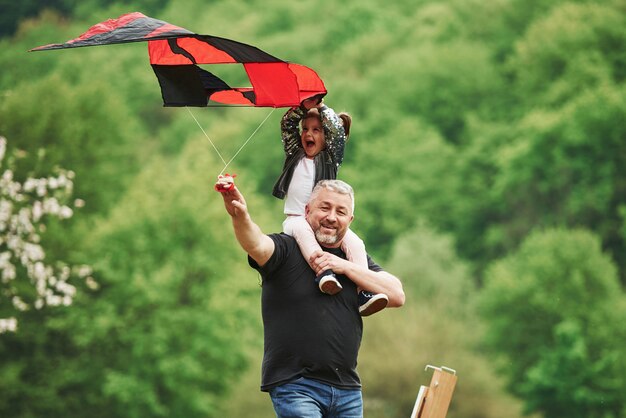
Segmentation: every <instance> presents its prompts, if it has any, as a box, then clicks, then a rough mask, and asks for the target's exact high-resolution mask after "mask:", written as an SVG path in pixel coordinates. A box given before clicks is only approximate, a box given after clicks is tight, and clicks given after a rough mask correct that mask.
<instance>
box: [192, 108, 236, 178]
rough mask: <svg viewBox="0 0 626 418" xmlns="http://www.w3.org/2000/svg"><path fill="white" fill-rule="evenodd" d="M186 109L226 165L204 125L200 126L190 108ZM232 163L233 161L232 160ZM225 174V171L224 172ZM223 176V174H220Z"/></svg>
mask: <svg viewBox="0 0 626 418" xmlns="http://www.w3.org/2000/svg"><path fill="white" fill-rule="evenodd" d="M185 109H187V112H189V114H190V115H191V117H192V118H193V120H195V121H196V124H197V125H198V127H199V128H200V130H201V131H202V133H203V134H204V136H205V137H206V139H208V140H209V142H210V143H211V145H212V146H213V149H214V150H215V152H217V155H218V156H219V157H220V160H222V162H223V163H224V164H225V165H228V164H226V160H224V157H222V154H220V152H219V151H218V149H217V147H216V146H215V144H214V143H213V141H211V138H209V135H207V133H206V132H205V131H204V129H203V128H202V125H200V122H198V119H196V117H195V116H194V115H193V113H192V112H191V109H189V107H188V106H185ZM231 161H232V160H231ZM222 172H223V170H222ZM220 174H222V173H220Z"/></svg>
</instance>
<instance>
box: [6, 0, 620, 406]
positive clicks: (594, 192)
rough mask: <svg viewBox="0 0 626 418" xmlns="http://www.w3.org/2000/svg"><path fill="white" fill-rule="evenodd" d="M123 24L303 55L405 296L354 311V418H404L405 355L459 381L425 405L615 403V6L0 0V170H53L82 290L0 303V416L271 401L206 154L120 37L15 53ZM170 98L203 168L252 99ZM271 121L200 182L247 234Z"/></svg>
mask: <svg viewBox="0 0 626 418" xmlns="http://www.w3.org/2000/svg"><path fill="white" fill-rule="evenodd" d="M132 11H141V12H143V13H144V14H147V15H149V16H152V17H155V18H157V19H161V20H165V21H168V22H170V23H173V24H175V25H178V26H181V27H184V28H187V29H189V30H191V31H194V32H196V33H200V34H210V35H216V36H222V37H226V38H232V39H236V40H238V41H241V42H245V43H249V44H252V45H255V46H257V47H259V48H261V49H263V50H265V51H267V52H269V53H270V54H273V55H276V56H278V57H280V58H283V59H285V60H288V61H293V62H297V63H301V64H304V65H307V66H310V67H312V68H314V69H315V70H316V71H317V72H318V73H319V75H320V76H321V77H322V79H323V80H324V82H325V84H326V87H327V88H328V91H329V93H328V96H327V98H326V102H327V103H328V104H329V105H330V106H331V107H333V108H334V109H335V110H337V111H349V112H350V113H351V114H352V116H353V121H354V122H353V128H352V134H351V140H350V142H349V143H348V145H347V149H346V159H345V163H344V165H343V167H342V169H341V171H340V173H339V177H340V178H341V179H343V180H345V181H347V182H349V183H351V184H352V185H353V186H354V187H355V190H356V205H357V210H356V213H355V215H356V218H355V222H354V223H353V229H354V230H355V231H356V232H357V233H359V234H360V235H361V236H362V237H363V238H364V240H365V242H366V245H367V247H368V250H369V252H370V253H371V254H372V255H373V256H374V258H375V259H376V260H377V261H378V262H379V263H380V264H382V265H383V266H384V267H385V268H386V270H388V271H390V272H392V273H394V274H396V275H397V276H399V277H400V278H401V279H402V281H403V283H404V287H405V292H406V295H407V302H406V305H405V306H404V307H403V308H402V309H397V310H391V309H390V310H387V311H383V312H382V313H380V314H377V315H375V316H374V317H370V318H366V319H365V326H364V328H365V330H364V339H363V344H362V347H361V354H360V361H359V371H360V374H361V377H362V380H363V394H364V405H365V415H366V416H368V417H408V416H409V415H410V412H411V410H412V407H413V403H414V401H415V397H416V395H417V392H418V389H419V386H420V385H427V384H428V383H429V381H430V376H431V373H429V372H425V371H424V366H425V365H426V364H433V365H436V366H440V365H444V366H447V367H451V368H453V369H456V370H457V373H458V376H459V381H458V385H457V388H456V391H455V393H454V397H453V401H452V404H451V408H450V411H449V413H448V417H449V418H479V417H484V418H508V417H521V416H525V415H531V416H533V417H535V418H539V417H546V418H553V417H560V418H577V417H580V418H594V417H597V418H619V417H626V396H624V394H625V393H626V353H625V351H626V350H625V347H626V327H625V326H624V324H625V323H626V296H625V295H624V285H625V284H626V117H625V116H626V85H625V77H626V3H625V2H624V1H623V0H606V1H593V0H588V1H583V0H580V1H575V0H571V1H559V0H437V1H428V0H395V1H394V2H388V1H385V0H360V1H352V0H350V1H343V2H334V1H329V0H319V1H316V2H300V1H294V2H285V1H278V0H263V1H256V0H239V1H235V0H229V1H225V0H223V1H220V0H214V1H199V0H187V1H184V2H183V1H180V0H169V1H168V0H136V1H131V0H129V1H115V2H114V1H112V0H81V1H78V0H57V1H34V0H23V1H20V2H16V1H8V0H0V36H1V38H0V67H1V68H2V70H1V71H0V136H4V137H6V138H7V140H8V145H9V153H10V155H11V156H12V161H13V162H14V165H15V173H16V176H17V177H18V178H26V177H27V176H29V175H34V176H45V175H46V174H47V173H49V172H50V171H51V170H52V169H53V168H54V167H57V166H60V167H63V168H66V169H70V170H73V171H74V172H75V173H76V178H75V190H74V196H75V197H76V198H80V199H83V200H84V201H85V206H84V207H83V208H79V209H77V210H76V213H75V215H74V217H73V218H71V219H70V220H66V221H63V222H61V221H49V222H48V224H47V225H46V233H45V235H44V238H43V242H42V244H43V245H44V247H45V248H46V254H47V255H46V256H47V259H48V260H55V259H59V260H65V261H68V262H71V263H76V264H88V265H91V266H92V267H93V268H94V278H95V279H96V280H97V282H98V283H99V287H98V288H97V289H90V288H88V287H87V286H85V285H84V284H83V283H81V282H80V281H78V280H76V281H75V282H74V283H73V284H74V285H75V286H77V287H78V293H77V295H76V297H75V300H74V304H73V305H72V306H70V307H65V308H48V309H41V310H29V311H26V312H18V311H15V310H14V309H13V307H12V305H11V302H10V301H9V300H7V299H6V298H5V297H4V296H2V295H0V318H2V317H7V316H15V317H17V318H18V320H19V329H18V331H17V332H15V333H10V332H9V333H4V334H0V416H1V417H7V418H9V417H15V418H35V417H37V418H39V417H43V416H46V417H64V418H70V417H91V418H98V417H103V418H104V417H107V418H112V417H120V418H122V417H123V418H139V417H142V418H143V417H180V418H196V417H198V418H212V417H271V416H273V410H272V408H271V402H270V401H269V398H268V396H267V395H266V394H264V393H261V392H260V391H259V381H260V360H261V355H262V329H261V323H260V301H259V295H260V289H259V277H258V275H257V274H256V273H255V272H254V271H253V270H251V269H250V268H248V266H247V263H246V257H245V255H244V253H243V251H242V250H241V249H240V248H239V247H238V245H237V244H236V241H235V240H234V237H233V234H232V230H231V225H230V220H229V218H228V217H227V215H226V214H225V213H224V211H223V206H222V202H221V198H220V196H219V195H218V194H217V193H215V192H214V191H213V190H212V183H213V181H214V179H215V177H216V175H217V174H218V173H219V172H220V171H221V168H222V164H221V162H220V161H219V159H218V158H217V157H216V155H215V152H214V151H213V149H212V148H211V146H210V144H209V143H208V141H207V140H206V138H205V137H204V135H203V134H202V131H201V130H200V129H198V126H197V125H196V124H195V122H194V121H193V119H192V118H191V117H190V115H189V114H188V113H187V111H185V110H184V109H176V108H163V107H162V101H161V97H160V91H159V87H158V83H157V80H156V78H155V77H154V74H153V72H152V70H151V68H150V66H149V63H148V58H147V46H146V45H145V44H141V43H139V44H127V45H114V46H106V47H98V48H78V49H75V50H65V51H52V52H38V53H27V52H26V51H27V50H28V49H30V48H33V47H35V46H39V45H43V44H48V43H56V42H64V41H66V40H68V39H71V38H74V37H76V36H78V35H79V34H81V33H82V32H84V31H85V30H87V28H89V27H90V26H91V25H93V24H95V23H97V22H100V21H103V20H105V19H108V18H115V17H118V16H119V15H121V14H124V13H127V12H132ZM193 111H194V115H195V116H196V117H197V118H198V120H199V121H200V123H201V125H202V126H203V128H204V129H205V130H206V131H207V133H208V134H209V136H210V137H211V138H212V139H213V140H214V141H215V142H216V143H217V144H218V146H219V147H220V150H221V151H222V152H223V154H224V155H225V157H226V158H227V159H229V156H232V155H233V154H234V153H235V152H236V150H237V149H238V148H239V146H240V145H241V144H242V143H243V142H244V141H245V139H246V138H248V136H249V135H250V133H251V132H252V131H253V130H254V129H255V128H256V127H257V126H258V124H259V123H260V122H261V121H262V120H263V119H264V118H265V117H266V116H267V114H268V113H269V109H252V108H210V109H193ZM283 111H284V109H279V110H277V111H275V112H274V113H272V115H271V116H270V118H269V120H268V121H267V123H266V124H265V125H264V126H263V127H262V128H261V129H260V130H259V132H258V133H257V134H256V136H255V138H254V140H253V141H252V142H250V143H249V144H248V145H247V146H246V148H244V150H243V151H242V153H241V154H239V156H238V157H237V159H236V160H235V161H234V163H233V164H232V165H231V166H230V167H229V169H228V171H229V172H235V173H237V175H238V177H237V181H238V184H239V187H240V188H241V189H242V190H243V191H244V193H245V195H246V197H247V200H248V204H249V207H250V211H251V213H252V215H253V217H254V219H255V220H256V221H257V223H259V225H260V226H261V227H262V229H263V230H264V231H265V232H274V231H279V230H280V226H281V221H282V210H281V209H282V208H281V202H280V201H278V200H276V199H274V198H272V197H271V186H272V184H273V181H274V179H275V178H276V177H277V176H278V174H279V172H280V169H281V166H282V148H281V145H280V135H279V120H280V117H281V115H282V113H283ZM3 245H5V244H4V243H0V246H3ZM0 249H2V250H3V251H4V250H5V247H1V248H0ZM17 280H27V279H25V278H18V279H17Z"/></svg>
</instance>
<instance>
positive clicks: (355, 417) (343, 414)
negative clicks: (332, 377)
mask: <svg viewBox="0 0 626 418" xmlns="http://www.w3.org/2000/svg"><path fill="white" fill-rule="evenodd" d="M270 397H271V398H272V403H273V404H274V410H275V411H276V415H277V417H278V418H361V417H363V398H362V396H361V390H360V389H349V390H348V389H337V388H335V387H332V386H330V385H327V384H325V383H322V382H318V381H317V380H313V379H307V378H305V377H300V378H298V379H296V380H292V381H291V382H289V383H285V384H283V385H280V386H278V387H275V388H273V389H271V390H270Z"/></svg>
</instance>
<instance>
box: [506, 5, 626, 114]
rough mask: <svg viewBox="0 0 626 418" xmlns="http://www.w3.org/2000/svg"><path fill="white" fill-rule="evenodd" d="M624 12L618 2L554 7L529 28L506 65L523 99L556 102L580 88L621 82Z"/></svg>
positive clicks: (624, 61)
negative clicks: (510, 69)
mask: <svg viewBox="0 0 626 418" xmlns="http://www.w3.org/2000/svg"><path fill="white" fill-rule="evenodd" d="M624 43H626V15H624V13H623V12H620V10H619V8H618V7H617V3H615V5H612V4H611V3H610V2H609V3H608V4H598V3H595V2H593V3H589V4H573V3H565V4H563V5H561V6H558V7H555V8H554V9H552V11H551V12H550V13H549V14H548V15H547V16H545V17H543V18H541V19H538V20H537V21H536V22H535V23H533V25H532V26H531V27H530V28H529V29H528V32H527V33H526V34H525V36H524V37H523V39H521V40H520V42H519V43H518V44H517V46H516V53H515V56H513V57H512V59H511V62H510V65H511V68H512V70H513V73H514V74H515V77H516V79H517V80H516V85H517V87H518V89H519V96H520V98H522V100H524V101H526V102H529V103H530V105H531V106H533V105H536V104H537V103H541V104H546V105H560V104H562V103H564V102H566V101H567V100H571V99H572V98H575V97H576V96H577V95H578V94H579V93H580V91H581V90H586V89H594V88H598V87H601V86H602V85H606V84H607V83H623V82H624V78H625V76H626V73H625V68H626V52H624V49H623V48H621V47H620V45H624Z"/></svg>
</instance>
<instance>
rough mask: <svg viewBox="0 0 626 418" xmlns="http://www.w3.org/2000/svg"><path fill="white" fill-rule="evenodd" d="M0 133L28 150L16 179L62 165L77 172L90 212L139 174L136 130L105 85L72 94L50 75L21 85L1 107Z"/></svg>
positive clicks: (78, 188)
mask: <svg viewBox="0 0 626 418" xmlns="http://www.w3.org/2000/svg"><path fill="white" fill-rule="evenodd" d="M44 110H45V111H44ZM0 131H2V132H5V133H6V134H7V136H9V137H14V138H19V139H18V141H17V142H16V143H13V144H10V145H12V147H13V148H17V149H21V150H24V151H26V154H25V155H24V159H23V160H22V161H21V164H20V171H19V172H16V176H17V177H18V178H24V177H26V176H27V175H29V174H33V175H35V176H37V175H41V174H42V173H48V172H51V171H52V169H53V168H54V167H55V166H60V165H63V166H65V167H67V168H68V169H71V170H72V171H74V172H75V173H76V176H77V180H76V182H75V195H76V196H77V197H79V198H81V199H84V200H85V201H86V202H87V206H86V208H85V210H87V211H88V212H92V213H93V212H94V211H101V212H102V211H103V210H104V211H106V209H108V208H110V207H111V206H112V204H113V203H115V200H116V199H117V197H118V196H119V193H120V192H121V191H123V189H124V187H125V182H126V181H128V176H129V175H130V174H132V173H133V172H134V171H136V169H137V159H138V158H137V157H136V156H135V151H136V150H137V149H138V148H139V145H140V143H139V142H137V139H136V138H137V136H138V133H139V132H140V131H139V130H138V127H137V125H136V123H135V121H134V120H133V119H132V118H131V117H130V116H129V114H128V111H127V109H126V108H125V107H124V104H123V103H122V102H120V100H119V99H118V98H117V97H116V96H115V95H114V94H113V92H111V91H110V90H109V89H108V88H107V87H106V84H105V83H98V82H92V83H91V85H89V86H84V87H82V88H79V89H76V88H73V87H72V86H70V85H69V84H68V83H67V82H65V81H64V80H63V79H62V78H61V77H59V76H58V75H51V76H49V77H45V78H42V79H39V80H36V81H33V82H31V83H24V84H20V85H19V86H17V87H16V88H15V90H13V91H11V93H10V95H9V96H8V97H7V98H6V99H5V100H3V101H2V103H1V104H0ZM42 153H43V154H44V156H43V158H41V154H42Z"/></svg>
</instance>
